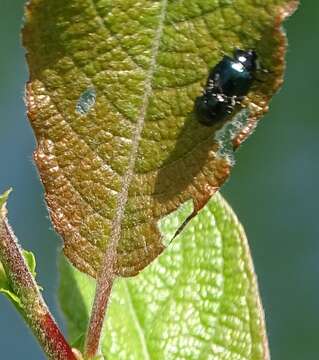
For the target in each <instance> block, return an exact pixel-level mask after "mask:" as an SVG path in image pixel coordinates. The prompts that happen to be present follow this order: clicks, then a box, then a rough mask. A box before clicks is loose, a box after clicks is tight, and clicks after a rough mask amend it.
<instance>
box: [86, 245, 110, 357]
mask: <svg viewBox="0 0 319 360" xmlns="http://www.w3.org/2000/svg"><path fill="white" fill-rule="evenodd" d="M114 258H115V256H114V248H113V247H109V248H108V249H107V250H106V253H105V258H104V262H103V265H102V269H101V271H100V272H99V276H98V279H97V283H96V290H95V298H94V303H93V308H92V314H91V318H90V323H89V326H88V331H87V336H86V341H85V348H84V355H85V358H87V359H92V358H93V357H94V356H95V355H97V352H98V349H99V344H100V339H101V333H102V328H103V323H104V318H105V313H106V309H107V304H108V301H109V298H110V295H111V290H112V286H113V282H114V279H115V275H114V271H113V265H114Z"/></svg>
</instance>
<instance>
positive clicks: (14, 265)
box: [0, 207, 76, 360]
mask: <svg viewBox="0 0 319 360" xmlns="http://www.w3.org/2000/svg"><path fill="white" fill-rule="evenodd" d="M0 261H1V263H2V265H3V267H4V269H5V272H6V275H7V277H8V279H9V281H10V284H11V286H12V290H13V291H14V292H15V294H17V295H18V297H19V299H20V301H21V304H22V310H21V312H22V315H23V318H24V319H25V321H26V322H27V324H28V325H29V327H30V328H31V330H32V332H33V334H34V335H35V337H36V338H37V339H38V341H39V343H40V345H41V347H42V349H43V351H44V352H45V354H46V355H47V357H48V358H49V359H52V360H76V357H75V355H74V354H73V352H72V349H71V347H70V346H69V344H68V343H67V341H66V340H65V338H64V337H63V335H62V333H61V331H60V330H59V328H58V326H57V324H56V322H55V321H54V319H53V317H52V315H51V314H50V312H49V310H48V308H47V306H46V304H45V302H44V300H43V298H42V296H41V294H40V291H39V289H38V286H37V284H36V282H35V280H34V278H33V276H32V274H31V273H30V271H29V269H28V266H27V264H26V262H25V260H24V257H23V255H22V252H21V249H20V247H19V245H18V242H17V239H16V237H15V235H14V233H13V231H12V229H11V227H10V225H9V224H8V221H7V219H6V216H5V210H4V207H3V208H2V209H0Z"/></svg>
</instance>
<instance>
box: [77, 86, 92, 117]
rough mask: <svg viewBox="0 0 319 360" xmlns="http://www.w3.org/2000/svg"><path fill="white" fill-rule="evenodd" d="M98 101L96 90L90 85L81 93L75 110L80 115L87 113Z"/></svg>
mask: <svg viewBox="0 0 319 360" xmlns="http://www.w3.org/2000/svg"><path fill="white" fill-rule="evenodd" d="M95 102H96V91H95V88H94V87H89V88H87V89H86V90H85V91H83V93H82V94H81V95H80V97H79V100H78V102H77V104H76V106H75V112H76V113H78V114H79V115H82V116H84V115H86V114H87V113H88V112H89V111H90V110H91V109H92V107H93V106H94V105H95Z"/></svg>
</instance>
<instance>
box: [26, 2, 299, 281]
mask: <svg viewBox="0 0 319 360" xmlns="http://www.w3.org/2000/svg"><path fill="white" fill-rule="evenodd" d="M220 3H223V2H216V1H211V2H210V1H206V0H198V1H197V2H196V3H194V2H193V1H191V0H185V1H182V2H175V1H167V0H162V1H145V0H144V1H140V2H131V1H124V0H123V1H116V2H110V1H103V0H101V1H93V0H83V1H75V0H70V1H67V2H65V1H62V0H57V1H54V2H52V1H45V0H33V1H30V4H29V6H28V8H27V11H26V25H25V28H24V32H23V39H24V45H25V47H26V48H27V52H28V53H27V60H28V64H29V68H30V81H29V83H28V85H27V94H26V102H27V106H28V115H29V119H30V121H31V125H32V127H33V129H34V132H35V135H36V137H37V141H38V146H37V149H36V151H35V153H34V158H35V161H36V164H37V167H38V169H39V173H40V176H41V179H42V182H43V184H44V187H45V192H46V200H47V203H48V207H49V210H50V215H51V218H52V221H53V224H54V226H55V229H56V230H57V232H58V233H59V234H60V235H61V236H62V238H63V240H64V251H65V253H66V255H67V256H68V258H69V259H70V260H71V261H72V262H73V264H74V265H75V266H76V267H78V268H79V269H80V270H82V271H84V272H86V273H88V274H90V275H92V276H94V277H95V276H96V274H97V272H98V270H99V268H100V265H101V262H102V259H103V257H104V254H105V251H106V249H107V247H109V246H115V248H116V249H117V251H116V253H114V256H115V257H116V269H115V272H116V273H118V274H119V275H122V276H131V275H134V274H136V273H138V272H139V271H140V270H141V269H143V268H144V267H145V266H146V265H147V264H149V263H150V262H151V261H152V260H153V259H154V258H156V257H157V256H158V255H159V254H160V253H161V252H162V251H163V249H164V245H163V244H162V242H161V234H160V232H159V230H158V227H157V223H158V221H159V220H160V219H162V218H163V217H164V216H165V215H167V214H169V213H171V212H172V211H174V210H176V209H177V208H178V207H179V206H180V205H181V204H182V203H183V202H185V201H186V200H188V199H193V202H194V213H196V211H198V209H200V208H201V207H202V206H204V205H205V204H206V202H207V201H208V199H209V198H210V197H211V196H212V195H213V194H214V193H215V192H216V190H218V189H219V187H220V186H221V185H222V184H223V182H224V181H225V180H226V179H227V178H228V176H229V173H230V169H231V166H232V164H233V162H232V159H231V155H229V150H228V151H226V152H224V151H222V150H223V148H224V147H225V148H228V147H229V146H230V148H232V145H231V144H228V143H227V144H226V143H225V144H224V143H223V142H229V141H231V142H232V144H233V146H234V147H237V146H238V145H239V144H240V143H241V142H242V141H243V140H245V139H246V137H247V136H248V135H249V134H250V133H251V131H252V130H253V129H254V128H255V125H256V122H257V119H258V118H259V117H260V116H261V115H262V114H263V113H264V112H265V111H266V110H267V108H268V102H269V99H270V97H271V96H272V95H273V94H274V92H275V91H276V90H277V89H278V87H279V85H280V84H281V82H282V75H283V70H284V53H285V47H286V40H285V36H284V34H283V33H282V32H281V30H280V26H281V23H282V21H283V19H284V18H285V17H286V16H287V15H288V14H289V13H290V12H292V11H293V9H294V7H295V6H296V2H295V1H293V2H291V1H284V0H281V1H275V0H271V1H268V2H267V5H266V6H265V5H260V4H259V2H257V1H253V0H246V1H240V0H235V1H233V2H231V3H230V2H225V5H220ZM236 47H237V48H242V49H248V48H254V49H256V51H257V53H258V55H259V57H260V58H261V59H262V66H263V67H265V68H267V69H269V73H268V74H264V75H262V76H263V81H262V82H258V84H257V83H256V85H255V86H254V88H253V90H252V92H251V94H250V95H249V97H248V98H247V100H246V102H245V106H246V109H249V118H248V121H247V118H246V119H245V121H242V124H241V126H239V127H238V126H237V127H236V129H235V130H232V133H231V138H230V139H228V138H227V139H226V140H225V139H224V137H220V135H219V134H220V132H222V131H224V129H226V126H228V125H229V124H230V125H232V119H227V120H226V121H225V122H223V123H221V124H218V125H216V126H214V127H210V128H207V127H205V126H203V125H201V124H200V123H199V122H198V120H197V119H196V114H194V113H193V106H194V99H195V98H196V96H199V95H200V93H201V91H202V87H203V84H205V82H206V79H207V74H208V70H209V68H210V67H212V66H214V64H216V63H217V62H218V61H219V60H220V59H221V58H222V56H223V54H225V53H230V54H231V53H232V51H233V49H234V48H236ZM90 88H94V90H95V92H96V101H95V103H94V104H93V105H92V107H91V108H90V109H89V111H87V112H86V113H85V114H80V113H79V112H77V111H76V106H77V104H78V102H79V98H81V95H83V93H85V91H87V89H90ZM237 122H238V121H237ZM231 151H232V150H231ZM110 244H111V245H110Z"/></svg>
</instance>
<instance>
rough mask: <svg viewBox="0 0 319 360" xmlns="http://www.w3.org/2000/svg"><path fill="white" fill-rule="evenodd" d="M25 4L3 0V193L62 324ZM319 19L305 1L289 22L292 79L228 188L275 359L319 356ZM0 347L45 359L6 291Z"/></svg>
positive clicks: (0, 305) (313, 4)
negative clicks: (26, 96)
mask: <svg viewBox="0 0 319 360" xmlns="http://www.w3.org/2000/svg"><path fill="white" fill-rule="evenodd" d="M265 2H267V0H265ZM23 4H24V0H14V1H13V0H0V44H1V48H0V54H1V56H0V116H1V119H0V164H1V168H0V169H1V170H0V191H3V190H5V189H7V188H8V187H10V186H12V187H13V188H14V192H13V194H12V196H11V198H10V203H9V211H10V221H11V224H12V225H13V227H14V229H15V232H16V234H17V236H18V238H19V239H20V242H21V243H22V245H23V247H24V248H25V249H30V250H32V251H33V252H34V253H35V254H36V258H37V262H38V271H37V272H38V279H39V282H40V284H41V285H42V286H43V287H44V296H45V298H46V300H47V302H48V304H49V306H50V308H51V309H52V311H53V313H54V314H55V316H56V317H57V318H58V319H59V320H61V317H60V314H59V309H58V307H57V305H56V299H55V295H54V294H55V290H56V286H57V271H56V258H55V254H56V252H57V248H58V245H59V244H60V242H59V239H58V238H57V236H56V235H55V233H54V232H53V230H52V227H51V225H50V222H49V220H48V215H47V211H46V208H45V205H44V200H43V193H42V187H41V185H40V182H39V179H38V176H37V173H36V169H35V168H34V166H33V164H32V151H33V149H34V146H35V144H34V139H33V135H32V132H31V129H30V126H29V124H28V121H27V120H26V115H25V108H24V104H23V91H24V83H25V81H26V80H27V70H26V65H25V60H24V51H23V49H22V47H21V45H20V27H21V19H22V14H23ZM318 18H319V2H318V1H310V0H305V1H301V6H300V8H299V10H298V11H297V13H296V14H295V15H294V16H293V17H292V18H290V19H289V20H288V21H287V22H286V26H285V27H286V30H287V32H288V36H289V44H290V46H289V52H288V55H287V63H288V64H287V65H288V68H287V73H286V81H285V84H284V86H283V88H282V90H281V91H280V93H279V94H278V95H277V96H276V97H275V98H274V100H273V101H272V103H271V110H270V112H269V113H268V115H267V116H266V117H265V118H264V119H263V120H262V122H261V124H260V125H259V127H258V129H257V131H256V133H255V134H254V135H253V136H252V137H251V138H250V139H249V140H248V141H247V143H246V144H245V145H244V146H243V147H242V148H241V149H240V151H239V152H238V153H237V165H236V166H235V168H234V170H233V173H232V176H231V179H230V181H228V183H227V184H226V186H225V187H224V188H223V191H222V193H223V194H224V196H225V197H226V199H227V200H228V201H229V202H230V203H231V204H232V206H233V208H234V210H235V211H236V213H237V215H238V217H239V218H240V220H241V222H242V223H243V225H244V227H245V229H246V232H247V234H248V239H249V242H250V245H251V249H252V253H253V258H254V263H255V267H256V272H257V275H258V278H259V286H260V290H261V294H262V300H263V304H264V307H265V312H266V320H267V327H268V334H269V340H270V349H271V354H272V359H273V360H316V359H319V340H318V337H319V221H318V219H317V217H318V213H319V211H318V210H319V191H318V188H317V186H318V185H317V183H318V177H319V166H318V154H319V141H318V134H319V116H318V115H316V113H318V110H316V108H317V105H318V100H319V98H318V90H319V71H318V64H319V60H318V59H319V47H318V37H319V21H318ZM74 300H75V301H76V299H74ZM0 351H1V355H0V358H1V359H12V360H14V359H22V358H23V359H33V360H37V359H44V356H43V355H42V353H41V350H40V349H39V347H38V345H37V343H36V341H35V340H34V339H33V337H32V335H31V334H30V332H29V330H28V329H27V328H26V326H25V325H24V323H23V321H22V320H21V319H20V317H19V315H18V314H17V312H16V311H15V310H14V309H13V307H12V306H11V304H9V303H8V301H7V300H6V299H5V298H3V297H0Z"/></svg>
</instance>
